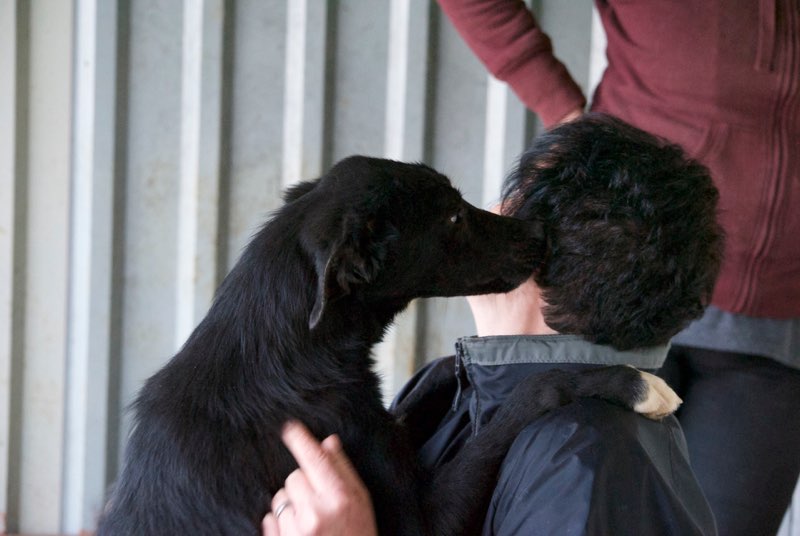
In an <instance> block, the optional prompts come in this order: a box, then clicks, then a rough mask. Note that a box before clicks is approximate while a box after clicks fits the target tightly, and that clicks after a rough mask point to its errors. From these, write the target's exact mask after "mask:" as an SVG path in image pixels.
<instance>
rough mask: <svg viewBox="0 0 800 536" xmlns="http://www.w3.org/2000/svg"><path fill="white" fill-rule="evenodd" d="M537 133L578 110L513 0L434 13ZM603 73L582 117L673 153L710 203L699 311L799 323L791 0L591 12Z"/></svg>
mask: <svg viewBox="0 0 800 536" xmlns="http://www.w3.org/2000/svg"><path fill="white" fill-rule="evenodd" d="M439 3H440V5H441V6H442V9H443V10H444V11H445V13H446V14H447V15H448V17H449V18H450V20H451V21H452V23H453V24H454V26H455V27H456V29H457V30H458V31H459V33H460V34H461V35H462V37H463V38H464V39H465V41H466V42H467V43H468V44H469V46H470V47H471V48H472V50H473V51H474V52H475V54H476V55H477V56H478V57H479V58H480V59H481V60H482V61H483V63H484V64H485V65H486V67H487V68H488V69H489V70H490V71H491V72H492V74H494V75H495V76H496V77H497V78H499V79H500V80H504V81H506V82H508V83H509V85H510V86H511V87H512V88H513V89H514V91H515V92H516V93H517V95H518V96H519V97H520V99H521V100H522V101H523V102H524V103H525V105H526V106H528V107H529V108H530V109H531V110H533V111H534V112H536V113H537V114H539V116H540V117H541V118H542V121H543V122H544V123H545V125H548V126H549V125H552V124H554V123H556V122H557V121H559V120H560V119H561V118H563V117H564V116H565V115H566V114H567V113H568V112H570V111H572V110H574V109H576V108H580V107H582V106H584V104H585V98H584V97H583V95H582V94H581V91H580V89H579V88H578V86H577V84H576V83H575V82H574V81H573V80H572V78H571V77H570V76H569V74H568V73H567V71H566V69H565V68H564V66H563V65H562V64H561V63H560V62H559V61H558V60H557V59H556V58H555V57H554V56H553V51H552V47H551V44H550V40H549V39H548V37H547V36H546V35H545V34H544V33H542V31H541V30H540V28H539V27H538V25H537V23H536V20H535V19H534V17H533V15H532V14H531V13H530V12H529V11H528V10H527V9H526V7H525V5H524V3H523V2H522V1H519V0H439ZM597 8H598V10H599V13H600V16H601V18H602V21H603V26H604V28H605V30H606V35H607V39H608V48H607V51H606V52H607V57H608V68H607V69H606V72H605V74H604V75H603V79H602V81H601V83H600V85H599V86H598V88H597V91H596V92H595V95H594V99H593V103H592V109H593V110H595V111H602V112H606V113H610V114H613V115H615V116H617V117H620V118H621V119H624V120H626V121H628V122H629V123H631V124H633V125H636V126H638V127H639V128H642V129H644V130H648V131H650V132H652V133H654V134H656V135H659V136H663V137H665V138H667V139H670V140H672V141H674V142H677V143H679V144H681V145H682V146H683V147H684V148H685V149H686V150H687V152H688V153H689V154H690V155H692V156H694V157H695V158H697V159H699V160H700V161H702V162H703V163H704V164H705V165H707V166H708V167H709V168H710V170H711V173H712V175H713V177H714V180H715V182H716V184H717V187H718V188H719V190H720V196H721V197H720V209H721V211H720V219H721V222H722V225H723V227H724V228H725V230H726V233H727V241H726V251H725V261H724V263H723V267H722V273H721V275H720V279H719V281H718V283H717V287H716V290H715V292H714V297H713V300H712V301H713V303H714V304H715V305H717V306H718V307H720V308H721V309H724V310H727V311H730V312H734V313H741V314H746V315H749V316H767V317H773V318H790V317H800V0H759V1H754V0H672V1H670V0H660V1H650V2H645V1H637V0H609V1H604V0H597Z"/></svg>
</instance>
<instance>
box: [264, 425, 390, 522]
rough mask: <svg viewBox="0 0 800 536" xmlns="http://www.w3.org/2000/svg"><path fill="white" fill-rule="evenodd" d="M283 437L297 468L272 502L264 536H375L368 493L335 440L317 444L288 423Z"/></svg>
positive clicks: (296, 426)
mask: <svg viewBox="0 0 800 536" xmlns="http://www.w3.org/2000/svg"><path fill="white" fill-rule="evenodd" d="M282 437H283V442H284V443H285V444H286V446H287V448H288V449H289V451H290V452H291V453H292V455H293V456H294V457H295V459H296V460H297V464H298V465H299V466H300V468H299V469H297V470H295V471H294V472H293V473H292V474H290V475H289V477H288V478H287V479H286V483H285V484H284V487H283V488H281V489H280V490H278V492H277V493H275V496H274V497H273V498H272V511H271V512H269V513H268V514H267V515H266V516H264V520H263V522H262V524H261V528H262V534H263V536H279V535H280V536H295V535H298V536H340V535H341V536H344V535H351V536H377V534H378V530H377V527H376V525H375V514H374V513H373V510H372V501H371V500H370V497H369V492H368V491H367V488H366V486H364V483H363V482H362V481H361V479H360V478H359V476H358V474H357V473H356V471H355V469H354V468H353V465H352V464H351V462H350V460H349V459H348V458H347V456H346V455H345V453H344V450H343V449H342V443H341V441H340V440H339V438H338V437H337V436H335V435H332V436H329V437H327V438H326V439H325V440H324V441H322V443H319V442H317V440H316V438H315V437H314V436H313V435H311V432H309V431H308V429H307V428H306V427H305V426H303V425H302V424H300V423H299V422H290V423H287V424H286V426H285V427H284V430H283V435H282Z"/></svg>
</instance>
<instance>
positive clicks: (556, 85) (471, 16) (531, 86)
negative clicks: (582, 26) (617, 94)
mask: <svg viewBox="0 0 800 536" xmlns="http://www.w3.org/2000/svg"><path fill="white" fill-rule="evenodd" d="M438 2H439V5H440V6H441V8H442V10H443V11H444V12H445V14H446V15H447V17H448V18H449V19H450V22H451V23H452V24H453V26H454V27H455V28H456V30H458V33H459V34H461V37H462V38H463V39H464V41H465V42H466V43H467V44H468V45H469V47H470V48H471V49H472V51H473V52H474V53H475V55H476V56H477V57H478V58H479V59H480V60H481V61H482V62H483V64H484V65H485V66H486V68H487V69H488V70H489V72H491V73H492V74H493V75H494V76H495V77H496V78H498V79H499V80H502V81H504V82H507V83H508V84H509V85H510V86H511V88H512V89H513V90H514V92H515V93H516V94H517V95H518V96H519V98H520V99H521V100H522V102H523V103H524V104H525V106H527V107H528V108H529V109H530V110H532V111H533V112H535V113H536V114H537V115H539V117H540V118H541V120H542V122H543V123H544V124H545V126H547V127H549V126H551V125H554V124H557V123H561V122H563V121H566V120H570V119H574V118H575V117H577V116H578V115H580V113H581V111H582V110H583V107H584V106H585V105H586V98H585V97H584V95H583V93H582V92H581V89H580V87H578V84H577V83H576V82H575V81H574V80H573V79H572V77H571V76H570V74H569V72H567V69H566V67H564V65H563V64H562V63H561V62H560V61H558V59H556V57H555V56H554V55H553V47H552V45H551V43H550V38H548V37H547V35H546V34H544V32H542V30H541V29H540V28H539V25H538V24H537V22H536V19H535V18H534V17H533V14H532V13H531V12H530V11H529V10H528V8H527V7H526V6H525V3H524V2H522V1H521V0H438Z"/></svg>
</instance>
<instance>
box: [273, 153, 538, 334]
mask: <svg viewBox="0 0 800 536" xmlns="http://www.w3.org/2000/svg"><path fill="white" fill-rule="evenodd" d="M284 198H285V200H286V201H287V203H293V204H294V203H296V204H297V205H298V206H297V207H296V208H297V209H299V210H302V211H303V212H304V217H305V219H306V225H305V226H304V229H303V234H302V236H301V242H302V244H303V247H304V249H305V250H306V251H307V252H308V253H309V254H310V255H312V256H313V258H314V263H315V266H316V270H317V275H318V285H317V293H316V299H315V303H314V306H313V310H312V313H311V317H310V326H311V328H312V329H313V328H314V327H315V326H316V325H317V324H318V323H319V322H320V321H321V319H322V318H323V316H324V314H325V312H326V310H327V309H328V308H329V307H331V305H332V304H333V303H335V302H337V301H338V300H340V299H341V298H344V297H346V296H351V297H354V298H356V299H359V300H361V301H362V302H363V303H366V304H367V305H368V306H374V307H380V308H381V310H384V311H385V310H391V309H392V308H393V309H394V312H398V311H399V310H401V309H402V308H403V307H405V306H406V305H407V304H408V302H409V301H410V300H411V299H413V298H417V297H430V296H460V295H474V294H484V293H491V292H507V291H509V290H512V289H513V288H515V287H516V286H518V285H519V284H520V283H522V282H523V281H524V280H525V279H527V278H528V277H530V276H531V275H532V273H533V271H534V269H535V268H536V266H537V264H538V262H539V261H540V259H541V254H542V251H543V249H544V248H543V242H544V238H543V232H542V227H541V225H540V224H538V223H534V222H527V221H522V220H517V219H513V218H507V217H502V216H497V215H495V214H492V213H490V212H487V211H484V210H479V209H477V208H475V207H473V206H472V205H470V204H468V203H467V202H466V201H464V199H463V198H462V197H461V194H460V193H459V192H458V191H457V190H456V189H455V188H453V187H452V185H451V184H450V181H449V180H448V179H447V178H446V177H445V176H444V175H441V174H440V173H437V172H436V171H435V170H433V169H431V168H430V167H428V166H425V165H423V164H408V163H402V162H395V161H391V160H383V159H377V158H368V157H361V156H355V157H350V158H347V159H345V160H342V161H341V162H339V163H338V164H336V165H335V166H334V167H333V168H332V169H331V170H330V172H329V173H327V174H326V175H325V176H324V177H322V178H321V179H318V180H316V181H313V182H306V183H301V184H300V185H298V186H295V187H294V188H292V189H290V190H289V191H287V193H286V195H285V196H284Z"/></svg>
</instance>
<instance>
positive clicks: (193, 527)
mask: <svg viewBox="0 0 800 536" xmlns="http://www.w3.org/2000/svg"><path fill="white" fill-rule="evenodd" d="M285 199H286V204H285V206H284V207H283V208H282V209H280V211H279V212H278V213H277V214H276V216H275V217H274V218H273V219H272V220H271V221H270V222H268V223H267V224H266V225H265V226H264V228H263V229H262V230H261V231H260V232H259V233H258V234H257V235H256V236H255V237H254V239H253V240H252V242H251V243H250V245H249V246H248V248H247V249H246V250H245V252H244V253H243V255H242V258H241V259H240V260H239V262H238V264H237V265H236V266H235V267H234V269H233V270H232V271H231V273H230V274H229V275H228V276H227V277H226V279H225V281H224V282H223V283H222V285H221V287H220V289H219V290H218V292H217V295H216V298H215V301H214V304H213V306H212V307H211V309H210V311H209V312H208V315H207V316H206V318H205V319H204V320H203V321H202V322H201V324H200V325H199V326H198V327H197V329H196V330H195V331H194V333H193V334H192V335H191V336H190V337H189V339H188V341H187V342H186V344H185V345H184V347H183V348H182V349H181V350H180V352H179V353H178V354H177V355H176V356H175V357H174V358H173V359H172V360H171V361H170V362H169V363H168V364H167V365H166V366H165V367H164V368H163V369H162V370H161V371H159V372H158V373H157V374H155V375H154V376H153V377H152V378H150V379H149V380H148V381H147V383H146V385H145V386H144V388H143V389H142V391H141V393H140V394H139V397H138V399H137V400H136V402H135V405H134V408H135V411H136V424H135V428H134V430H133V432H132V435H131V437H130V441H129V444H128V448H127V452H126V458H125V464H124V467H123V470H122V474H121V476H120V478H119V481H118V483H117V484H116V487H115V489H114V491H113V493H112V496H111V498H110V500H109V502H108V505H107V508H106V512H105V514H104V516H103V518H102V519H101V521H100V527H99V534H100V535H110V534H113V535H134V534H135V535H153V534H165V535H177V534H214V535H220V534H223V535H229V534H231V535H233V534H235V535H239V534H248V535H255V534H258V533H259V525H260V520H261V518H262V517H263V515H264V514H265V513H266V510H267V508H268V505H269V503H270V499H271V495H272V493H274V492H275V491H277V490H278V489H279V488H280V487H281V486H282V485H283V481H284V479H285V478H286V476H287V475H288V474H289V473H290V472H291V471H292V470H293V469H294V468H295V467H296V465H295V463H294V461H293V459H292V458H291V456H290V455H289V453H288V451H287V450H285V448H284V447H283V446H282V444H281V442H280V440H279V432H280V429H281V427H282V425H283V424H284V423H285V422H286V421H287V420H288V419H290V418H292V419H299V420H300V421H302V422H304V423H306V424H307V425H308V426H309V428H310V429H311V430H312V431H313V432H314V433H315V434H316V435H317V436H318V437H323V436H326V435H328V434H331V433H338V434H339V435H340V437H341V439H342V441H343V444H344V446H345V450H346V452H347V454H348V455H349V456H350V457H351V458H352V460H353V463H354V465H355V467H356V469H357V470H358V472H359V474H360V475H361V476H362V478H363V479H364V481H365V483H366V485H367V487H368V489H369V490H370V493H371V495H372V499H373V503H374V506H375V510H376V516H377V519H378V525H379V530H380V534H383V535H386V534H405V535H419V534H437V535H440V534H464V533H466V532H468V531H469V530H472V528H473V527H474V526H475V525H474V524H475V521H476V520H479V519H480V518H481V515H482V512H483V511H485V507H484V506H483V503H484V502H485V501H486V499H487V497H486V496H485V495H486V491H487V490H491V489H492V487H493V486H492V483H493V482H494V480H493V479H494V478H495V477H496V472H497V470H498V467H499V464H500V462H501V461H502V458H503V455H504V454H505V452H506V450H507V448H508V446H509V445H510V442H511V441H512V440H513V439H514V437H515V436H516V435H517V433H518V432H519V431H520V429H521V428H522V427H523V426H524V425H525V424H527V423H528V422H529V421H530V420H531V419H532V418H533V417H535V416H537V415H539V414H541V413H542V412H543V411H545V410H547V409H550V408H553V407H557V406H558V405H561V404H564V403H566V402H569V401H571V400H572V399H574V398H575V397H577V396H583V395H593V396H604V397H607V398H609V399H611V400H613V401H616V402H619V403H622V404H625V405H627V406H629V407H633V406H634V405H636V404H637V403H640V402H642V401H643V400H645V399H646V398H647V396H648V393H649V391H648V384H647V382H646V381H645V380H644V379H643V377H642V375H641V374H640V373H639V372H638V371H636V370H634V369H631V368H628V367H613V368H608V369H599V370H598V371H597V372H596V373H594V374H582V375H578V376H575V375H563V374H560V375H558V374H557V375H554V376H552V377H551V381H549V382H544V383H538V384H531V385H527V384H523V385H522V386H521V387H520V388H518V389H517V391H516V392H515V393H514V394H513V395H512V396H511V399H510V401H509V404H508V406H507V408H506V409H504V410H502V411H501V412H500V413H499V414H498V415H497V416H496V417H495V419H493V421H492V423H491V424H490V425H489V426H488V427H487V428H485V430H484V431H483V432H482V433H481V434H480V435H479V436H478V438H477V439H476V440H475V441H474V442H473V444H472V447H470V448H468V449H466V450H465V451H464V453H463V454H462V455H460V456H459V457H458V458H457V459H456V460H454V461H453V462H452V463H451V464H450V465H449V466H446V467H445V468H443V469H442V470H441V471H440V472H438V473H437V474H435V475H425V474H423V473H422V472H421V470H420V469H419V468H418V467H417V465H416V463H415V461H414V454H413V452H412V449H411V448H410V446H409V443H408V441H407V438H406V436H405V433H404V431H403V429H402V427H401V426H400V425H398V424H396V421H395V418H394V417H393V416H392V415H390V414H389V413H388V412H387V411H386V410H384V408H383V406H382V404H381V397H380V392H379V384H378V379H377V378H376V376H375V374H374V373H373V372H371V366H372V360H371V357H370V350H371V347H372V345H373V344H374V343H376V342H377V341H379V340H380V339H381V337H382V335H383V333H384V330H385V329H386V327H387V326H388V325H389V323H390V322H391V321H392V319H393V317H394V316H395V315H396V314H397V313H398V312H399V311H401V310H402V309H403V308H404V307H405V306H406V305H407V304H408V302H409V301H410V300H411V299H413V298H415V297H420V296H452V295H465V294H478V293H486V292H505V291H509V290H511V289H513V288H514V287H516V286H517V285H518V284H520V283H521V282H522V281H524V280H525V279H527V278H528V277H529V276H530V274H531V273H532V272H533V270H534V269H535V267H536V264H537V258H539V256H540V255H541V246H542V241H543V236H542V231H541V227H540V226H538V225H536V224H532V223H529V222H525V221H521V220H514V219H511V218H504V217H500V216H496V215H493V214H490V213H488V212H485V211H482V210H478V209H476V208H474V207H472V206H470V205H468V204H467V203H466V202H465V201H464V200H463V199H462V198H461V196H460V195H459V193H458V192H457V191H456V190H455V189H454V188H453V187H452V186H451V185H450V183H449V181H448V180H447V178H446V177H444V176H442V175H440V174H438V173H437V172H435V171H434V170H432V169H430V168H428V167H426V166H424V165H419V164H403V163H399V162H391V161H386V160H379V159H372V158H366V157H351V158H349V159H346V160H343V161H342V162H340V163H339V164H337V165H336V166H335V167H334V168H333V169H331V171H330V172H329V173H328V174H327V175H325V176H324V177H323V178H321V179H319V180H317V181H314V182H308V183H302V184H300V185H299V186H297V187H295V188H293V189H291V190H290V191H289V192H288V193H287V195H286V197H285ZM467 482H468V483H469V484H467ZM476 516H477V517H476ZM478 526H479V525H478Z"/></svg>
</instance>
